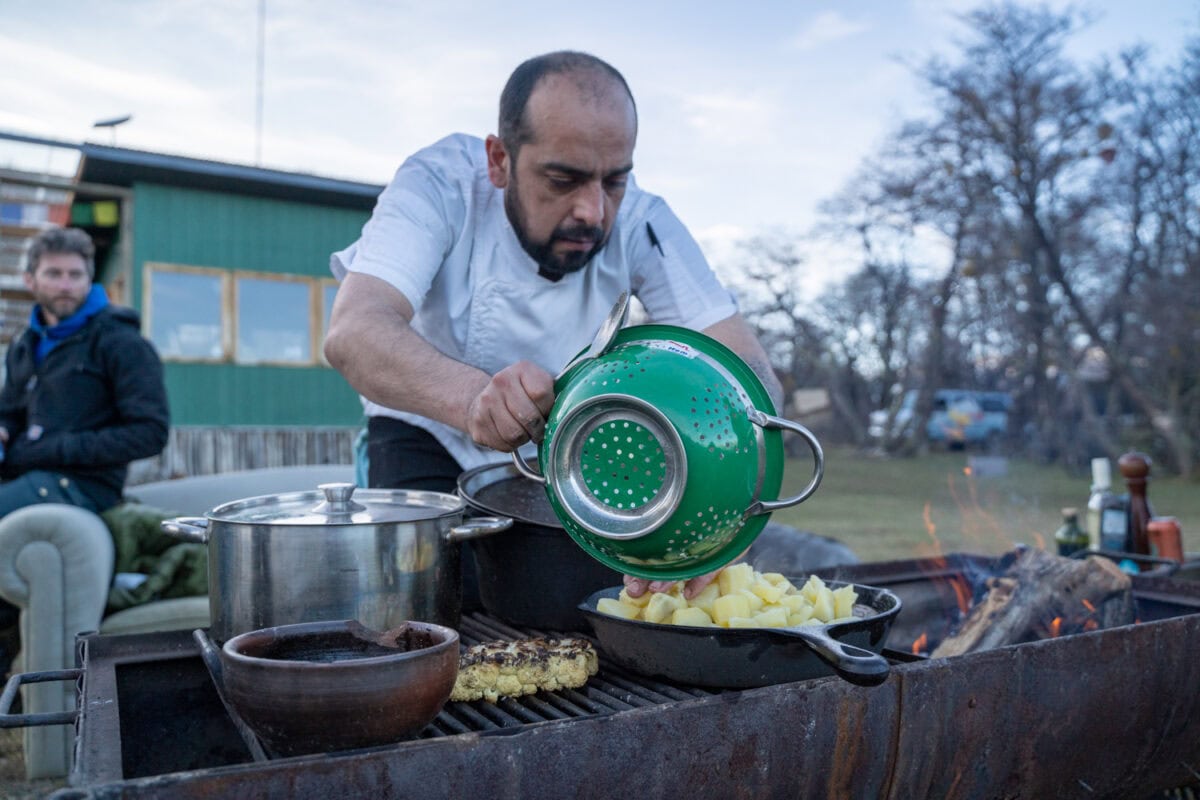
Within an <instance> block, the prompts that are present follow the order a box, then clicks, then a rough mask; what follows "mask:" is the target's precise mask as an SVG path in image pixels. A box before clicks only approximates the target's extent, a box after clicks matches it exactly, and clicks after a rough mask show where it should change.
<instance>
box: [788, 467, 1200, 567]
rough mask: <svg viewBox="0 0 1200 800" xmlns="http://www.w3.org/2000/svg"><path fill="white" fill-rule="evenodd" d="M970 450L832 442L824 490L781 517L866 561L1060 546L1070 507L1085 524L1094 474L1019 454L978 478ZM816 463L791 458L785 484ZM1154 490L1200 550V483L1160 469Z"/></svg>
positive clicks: (1156, 507)
mask: <svg viewBox="0 0 1200 800" xmlns="http://www.w3.org/2000/svg"><path fill="white" fill-rule="evenodd" d="M967 459H968V454H967V453H962V452H948V453H946V452H939V453H931V454H929V455H926V456H920V457H916V458H906V459H888V458H881V457H872V456H867V455H864V454H862V453H859V452H857V451H855V450H852V449H848V448H847V449H839V448H831V449H829V450H827V451H826V453H825V478H824V480H823V481H822V482H821V486H820V488H819V489H818V490H817V493H816V494H814V495H813V496H812V498H810V499H809V500H807V501H805V502H804V503H801V504H800V505H798V506H793V507H792V508H788V509H784V510H783V511H777V512H775V514H774V515H772V519H773V520H775V521H776V522H782V523H785V524H787V525H793V526H795V527H797V528H801V529H803V530H809V531H812V532H814V533H818V534H822V535H825V536H832V537H834V538H835V539H840V540H841V541H843V542H845V543H846V544H847V545H849V546H850V547H852V548H853V549H854V551H855V552H856V553H857V554H858V556H859V558H861V559H862V560H863V561H888V560H893V559H903V558H913V557H916V556H927V555H932V554H935V553H952V552H959V551H962V552H971V553H981V554H999V553H1003V552H1006V551H1008V550H1011V549H1012V547H1013V545H1014V544H1017V543H1024V544H1028V545H1034V546H1040V545H1043V544H1044V545H1046V546H1048V547H1051V548H1052V547H1053V546H1054V545H1053V541H1054V531H1055V530H1057V528H1058V526H1059V524H1060V523H1061V521H1062V509H1063V508H1064V507H1067V506H1075V507H1077V508H1078V509H1079V510H1080V524H1083V520H1084V512H1085V509H1086V506H1087V499H1088V493H1089V490H1090V485H1089V484H1090V480H1089V479H1088V478H1081V477H1078V476H1072V475H1069V474H1068V473H1067V472H1066V471H1065V470H1063V469H1061V468H1058V467H1045V466H1040V465H1036V464H1031V463H1028V462H1025V461H1019V460H1016V459H1010V460H1009V461H1008V470H1007V474H1006V475H1003V476H997V477H977V476H972V475H970V474H968V473H967ZM811 468H812V462H811V460H807V459H803V458H802V459H795V460H790V461H789V462H788V465H787V470H786V472H785V474H784V488H783V493H784V494H785V495H786V494H795V493H796V492H798V491H799V490H800V488H801V487H802V485H803V484H804V483H805V482H807V480H808V476H809V475H810V474H811ZM1113 474H1114V480H1115V483H1116V486H1115V487H1114V488H1115V490H1116V491H1118V492H1123V491H1124V488H1125V487H1124V483H1123V481H1122V480H1121V478H1120V472H1119V471H1118V470H1117V468H1116V464H1115V463H1114V464H1113ZM1147 497H1148V498H1149V500H1150V507H1151V509H1152V510H1153V511H1154V513H1155V514H1156V515H1161V516H1173V517H1177V518H1178V519H1179V523H1180V525H1181V526H1182V528H1183V538H1184V550H1185V551H1187V552H1189V553H1195V552H1200V486H1198V485H1197V484H1196V483H1195V482H1194V481H1184V480H1180V479H1178V478H1156V477H1154V474H1153V472H1151V478H1150V484H1149V490H1148V492H1147Z"/></svg>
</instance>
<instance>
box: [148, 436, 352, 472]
mask: <svg viewBox="0 0 1200 800" xmlns="http://www.w3.org/2000/svg"><path fill="white" fill-rule="evenodd" d="M359 430H360V429H359V428H357V427H354V428H340V427H339V428H308V427H294V428H293V427H288V428H253V427H227V428H207V427H177V428H172V429H171V436H170V440H169V441H168V442H167V446H166V448H165V449H164V450H163V452H162V453H161V454H159V455H158V456H155V457H154V458H147V459H142V460H141V461H135V462H134V463H133V464H131V465H130V466H129V480H128V482H127V485H129V486H134V485H136V484H139V483H147V482H149V481H159V480H166V479H169V478H182V477H187V476H191V475H213V474H217V473H221V472H232V471H235V470H243V469H259V468H262V467H287V466H299V465H306V464H353V463H354V439H355V437H356V436H358V433H359Z"/></svg>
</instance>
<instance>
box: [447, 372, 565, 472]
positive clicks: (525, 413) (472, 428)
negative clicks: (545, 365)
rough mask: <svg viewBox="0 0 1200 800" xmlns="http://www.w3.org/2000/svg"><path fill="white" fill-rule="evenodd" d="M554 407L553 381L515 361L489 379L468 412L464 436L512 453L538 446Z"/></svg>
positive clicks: (545, 373) (544, 374)
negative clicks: (523, 446)
mask: <svg viewBox="0 0 1200 800" xmlns="http://www.w3.org/2000/svg"><path fill="white" fill-rule="evenodd" d="M553 406H554V378H553V376H551V375H550V373H548V372H546V371H545V370H544V369H542V368H541V367H539V366H537V365H536V364H533V363H530V362H528V361H518V362H517V363H516V364H513V365H511V366H508V367H505V368H504V369H502V370H500V371H499V372H497V373H496V374H495V375H493V376H492V379H491V380H490V381H488V384H487V385H486V386H484V387H483V391H481V392H480V393H479V394H478V395H476V396H475V399H474V400H472V401H471V405H470V406H469V407H468V409H467V433H469V434H470V435H471V438H472V439H474V440H475V441H476V442H478V443H479V444H481V445H483V446H484V447H490V448H492V449H493V450H499V451H501V452H511V451H513V450H516V449H517V448H518V447H520V446H521V445H523V444H525V442H528V441H534V442H540V441H541V440H542V436H543V434H544V433H545V430H546V416H547V415H548V414H549V413H550V409H551V408H552V407H553Z"/></svg>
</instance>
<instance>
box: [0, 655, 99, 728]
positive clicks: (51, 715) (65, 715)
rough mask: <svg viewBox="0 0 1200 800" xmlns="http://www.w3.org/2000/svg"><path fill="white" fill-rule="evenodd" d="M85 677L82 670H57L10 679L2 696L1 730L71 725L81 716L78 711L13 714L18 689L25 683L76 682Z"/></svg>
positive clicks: (21, 673) (23, 673)
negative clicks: (80, 677) (82, 676)
mask: <svg viewBox="0 0 1200 800" xmlns="http://www.w3.org/2000/svg"><path fill="white" fill-rule="evenodd" d="M81 675H83V670H82V669H56V670H47V671H45V672H19V673H17V674H15V675H12V676H10V677H9V679H8V683H6V684H5V685H4V693H3V694H0V728H37V727H40V726H42V725H70V724H71V723H73V722H74V721H75V718H76V717H77V716H79V712H78V711H47V712H45V713H42V714H13V713H12V704H13V701H14V700H16V699H17V689H19V688H20V686H21V684H23V683H44V682H46V681H76V680H79V676H81Z"/></svg>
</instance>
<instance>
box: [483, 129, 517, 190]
mask: <svg viewBox="0 0 1200 800" xmlns="http://www.w3.org/2000/svg"><path fill="white" fill-rule="evenodd" d="M484 146H485V147H486V148H487V164H488V180H490V181H491V182H492V185H493V186H495V187H496V188H497V189H504V188H506V187H507V186H508V168H509V165H510V164H511V160H510V159H509V157H508V149H507V148H506V147H505V146H504V142H502V141H500V137H499V136H496V135H490V136H488V137H487V141H486V142H485V143H484Z"/></svg>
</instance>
